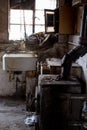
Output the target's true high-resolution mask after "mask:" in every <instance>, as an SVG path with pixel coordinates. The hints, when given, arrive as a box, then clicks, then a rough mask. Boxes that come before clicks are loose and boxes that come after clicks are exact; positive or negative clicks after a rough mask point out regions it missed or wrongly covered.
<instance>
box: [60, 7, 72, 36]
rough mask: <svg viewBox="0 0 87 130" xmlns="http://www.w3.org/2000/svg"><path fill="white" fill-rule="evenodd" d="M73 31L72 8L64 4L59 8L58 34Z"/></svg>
mask: <svg viewBox="0 0 87 130" xmlns="http://www.w3.org/2000/svg"><path fill="white" fill-rule="evenodd" d="M73 33H74V16H73V9H72V7H70V6H67V5H64V6H62V7H60V8H59V34H73Z"/></svg>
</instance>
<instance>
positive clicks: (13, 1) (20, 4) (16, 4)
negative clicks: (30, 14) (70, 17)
mask: <svg viewBox="0 0 87 130" xmlns="http://www.w3.org/2000/svg"><path fill="white" fill-rule="evenodd" d="M34 7H35V0H10V8H12V9H20V8H21V9H32V10H33V9H34Z"/></svg>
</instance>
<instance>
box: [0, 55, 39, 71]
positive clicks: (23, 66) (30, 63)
mask: <svg viewBox="0 0 87 130" xmlns="http://www.w3.org/2000/svg"><path fill="white" fill-rule="evenodd" d="M36 62H37V55H36V54H33V53H27V54H26V53H23V54H20V53H17V54H4V55H3V61H2V63H3V64H2V66H3V70H7V71H29V70H36Z"/></svg>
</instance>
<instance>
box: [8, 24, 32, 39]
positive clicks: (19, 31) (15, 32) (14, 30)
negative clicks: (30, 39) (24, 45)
mask: <svg viewBox="0 0 87 130" xmlns="http://www.w3.org/2000/svg"><path fill="white" fill-rule="evenodd" d="M26 34H27V36H29V35H31V34H32V26H29V25H26ZM24 37H25V31H24V26H23V25H22V26H20V25H10V33H9V39H10V40H22V39H24Z"/></svg>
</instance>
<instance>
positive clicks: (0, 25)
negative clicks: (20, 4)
mask: <svg viewBox="0 0 87 130" xmlns="http://www.w3.org/2000/svg"><path fill="white" fill-rule="evenodd" d="M8 7H9V6H8V0H0V42H3V41H4V42H6V41H7V40H8Z"/></svg>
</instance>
